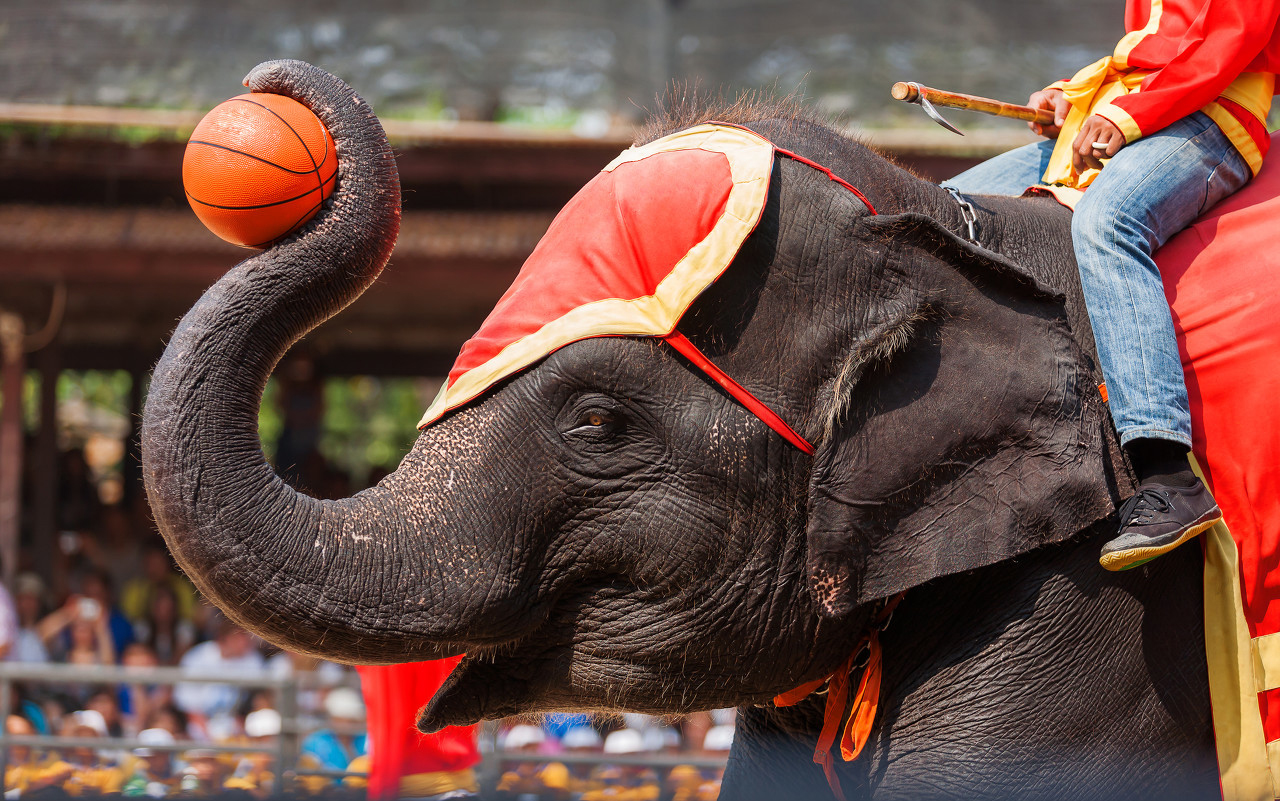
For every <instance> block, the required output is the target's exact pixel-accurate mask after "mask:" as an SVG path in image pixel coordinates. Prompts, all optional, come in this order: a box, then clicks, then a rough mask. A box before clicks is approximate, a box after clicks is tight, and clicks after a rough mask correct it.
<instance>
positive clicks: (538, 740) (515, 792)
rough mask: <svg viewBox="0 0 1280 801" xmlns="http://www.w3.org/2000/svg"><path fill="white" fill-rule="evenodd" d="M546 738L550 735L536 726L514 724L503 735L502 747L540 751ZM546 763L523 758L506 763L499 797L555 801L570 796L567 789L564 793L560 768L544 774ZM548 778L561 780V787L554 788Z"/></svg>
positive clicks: (532, 752) (508, 749)
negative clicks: (519, 760)
mask: <svg viewBox="0 0 1280 801" xmlns="http://www.w3.org/2000/svg"><path fill="white" fill-rule="evenodd" d="M546 739H547V736H546V735H545V734H543V732H542V729H540V728H538V727H537V726H529V725H526V724H520V725H518V726H512V727H511V730H510V731H508V732H507V734H506V736H505V737H503V739H502V750H504V751H507V752H511V753H517V754H537V753H538V752H539V751H540V750H541V748H542V745H543V743H545V742H546ZM557 764H559V763H557ZM547 767H549V766H547V765H544V764H539V763H537V762H523V761H522V762H515V763H512V764H510V765H507V766H506V770H504V771H503V774H502V778H501V779H499V780H498V791H497V796H498V798H513V799H518V800H519V801H523V799H524V798H539V799H541V798H548V799H551V798H554V799H556V801H562V799H564V798H568V793H567V792H565V793H563V795H562V792H561V791H562V789H563V785H564V784H565V782H560V781H558V779H560V778H561V777H560V776H559V775H558V771H552V776H550V777H547V776H544V775H543V773H544V770H545V769H546V768H547ZM560 767H563V765H561V766H560ZM547 778H551V779H552V782H551V783H552V784H553V785H554V784H560V785H561V787H559V788H555V789H553V788H551V787H548V786H547V783H546V779H547Z"/></svg>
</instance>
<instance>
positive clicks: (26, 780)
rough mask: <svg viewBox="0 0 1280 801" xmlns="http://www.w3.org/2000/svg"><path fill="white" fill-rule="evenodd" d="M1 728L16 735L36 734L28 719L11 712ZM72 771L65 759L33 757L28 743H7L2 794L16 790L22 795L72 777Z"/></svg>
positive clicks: (27, 735) (30, 735)
mask: <svg viewBox="0 0 1280 801" xmlns="http://www.w3.org/2000/svg"><path fill="white" fill-rule="evenodd" d="M4 728H5V732H6V733H8V734H11V735H15V736H18V737H33V736H35V734H36V729H35V727H34V726H32V725H31V721H29V720H27V719H26V718H23V717H19V716H18V715H10V716H9V719H8V720H7V721H5V727H4ZM71 772H72V767H71V766H70V765H68V764H67V763H65V762H62V763H55V762H54V761H52V760H44V761H41V760H37V759H35V758H34V755H33V753H32V750H31V746H29V745H13V746H10V747H9V764H8V766H7V767H6V768H5V772H4V792H5V796H6V797H11V796H9V794H10V793H16V794H17V795H18V796H19V797H21V796H23V795H26V794H28V793H34V792H36V791H38V790H43V789H44V788H46V787H51V786H54V785H60V784H62V783H63V782H64V781H66V780H67V779H68V778H69V777H70V776H71Z"/></svg>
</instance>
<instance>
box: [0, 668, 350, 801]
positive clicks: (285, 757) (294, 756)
mask: <svg viewBox="0 0 1280 801" xmlns="http://www.w3.org/2000/svg"><path fill="white" fill-rule="evenodd" d="M14 682H29V683H32V684H92V685H121V684H123V685H140V684H147V685H154V684H161V685H177V684H222V685H227V686H231V687H239V688H246V689H269V690H275V691H276V709H277V711H278V712H279V713H280V734H279V736H277V737H276V742H275V744H274V745H270V746H260V745H250V744H244V745H228V744H217V743H205V742H202V741H198V740H182V741H178V742H175V743H173V744H171V745H168V744H166V745H153V744H151V743H147V744H146V747H147V748H150V749H152V750H155V751H170V752H179V751H192V750H196V749H201V750H206V751H214V752H217V753H237V754H254V753H257V754H262V753H273V754H275V758H276V760H277V764H278V765H279V770H277V771H275V776H274V778H273V786H272V793H273V794H275V795H278V794H280V793H282V792H283V791H284V789H285V788H284V782H285V780H286V774H288V773H296V770H289V768H290V767H291V766H292V767H294V768H296V765H297V761H298V753H299V743H300V741H301V737H302V735H303V734H304V732H303V730H302V729H301V727H300V726H299V725H298V717H299V715H298V690H300V689H317V688H321V687H336V686H342V685H343V682H332V681H324V680H322V679H321V678H320V677H319V676H318V675H316V674H315V673H312V672H310V671H299V672H296V673H292V674H290V675H287V676H271V675H269V674H268V673H267V672H266V671H265V670H264V671H263V673H262V674H261V675H257V676H248V675H235V674H224V675H215V674H212V673H209V672H205V671H191V670H185V669H183V668H165V667H154V668H151V667H148V668H138V667H117V666H114V665H112V666H106V665H95V666H92V667H88V666H84V665H61V664H33V663H21V662H0V721H4V722H7V721H8V719H9V715H10V714H12V712H13V709H12V688H13V683H14ZM142 745H143V744H142V743H141V742H140V741H139V740H138V739H137V738H136V737H54V736H43V735H42V736H25V735H22V736H20V735H13V734H9V733H8V727H7V726H0V776H3V775H4V774H5V771H6V770H7V768H8V766H9V748H10V747H12V746H30V747H35V748H50V749H54V748H94V749H99V750H126V749H133V748H138V747H141V746H142Z"/></svg>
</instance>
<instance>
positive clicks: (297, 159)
mask: <svg viewBox="0 0 1280 801" xmlns="http://www.w3.org/2000/svg"><path fill="white" fill-rule="evenodd" d="M337 176H338V156H337V153H336V152H335V150H334V146H333V137H331V136H330V135H329V132H328V131H327V130H326V129H325V127H324V125H323V124H321V122H320V119H319V118H318V117H316V115H315V114H312V113H311V110H310V109H308V108H307V107H306V106H304V105H302V104H301V103H299V102H298V101H296V100H294V99H293V98H290V97H285V96H284V95H273V94H266V93H262V92H253V93H250V94H246V95H240V96H239V97H233V98H231V99H230V100H228V101H227V102H225V103H223V104H221V105H219V106H218V107H217V108H215V109H214V110H213V111H210V112H209V113H208V114H206V115H205V117H204V119H202V120H200V124H199V125H197V126H196V129H195V131H193V132H192V134H191V141H189V142H188V143H187V152H186V155H184V156H183V158H182V184H183V186H184V187H185V188H186V191H187V200H188V201H189V202H190V203H191V208H192V209H194V210H195V213H196V216H197V217H199V218H200V221H201V222H203V223H204V224H205V225H206V226H207V227H208V228H209V230H210V231H213V232H214V233H215V234H217V235H218V236H220V237H222V238H223V239H225V240H227V241H228V242H231V243H233V244H236V245H240V246H242V247H251V248H263V247H266V246H267V245H269V244H271V243H272V242H274V241H276V240H277V239H280V238H281V237H283V236H286V235H287V234H290V233H292V232H293V231H296V230H297V229H298V228H299V227H300V226H301V225H302V224H303V223H305V222H306V221H307V220H310V219H311V218H312V217H314V216H315V213H316V212H317V211H319V210H320V204H321V203H323V202H324V200H325V198H327V197H329V195H330V194H332V193H333V184H334V180H335V179H336V178H337Z"/></svg>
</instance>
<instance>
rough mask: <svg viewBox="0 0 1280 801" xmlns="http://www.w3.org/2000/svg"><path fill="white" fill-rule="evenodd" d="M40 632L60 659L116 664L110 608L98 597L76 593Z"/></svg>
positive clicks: (38, 627) (43, 622) (44, 622)
mask: <svg viewBox="0 0 1280 801" xmlns="http://www.w3.org/2000/svg"><path fill="white" fill-rule="evenodd" d="M36 632H37V633H38V634H39V635H40V639H41V640H42V641H43V642H44V644H45V647H46V648H48V649H49V653H50V654H51V655H52V656H53V657H54V659H55V660H56V661H59V662H68V663H70V664H73V665H114V664H115V663H116V649H115V644H114V643H113V642H112V639H111V629H110V628H109V627H108V623H107V615H106V610H104V609H103V608H102V604H101V603H100V602H99V601H97V600H96V599H93V598H90V597H88V596H85V595H72V596H71V597H69V598H68V599H67V602H66V603H65V604H63V605H62V608H60V609H56V610H54V611H53V612H51V613H50V614H49V615H47V616H46V617H45V618H44V619H43V620H41V621H40V622H39V624H37V625H36Z"/></svg>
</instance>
